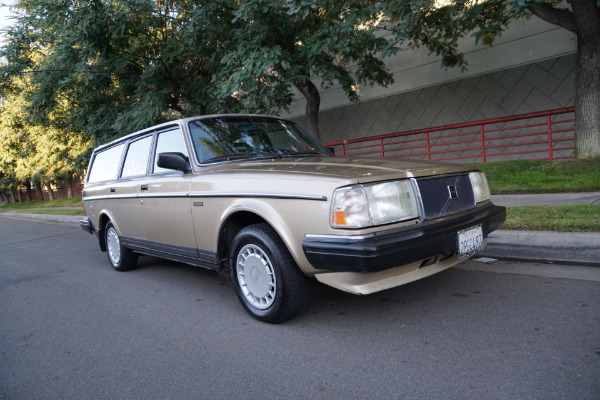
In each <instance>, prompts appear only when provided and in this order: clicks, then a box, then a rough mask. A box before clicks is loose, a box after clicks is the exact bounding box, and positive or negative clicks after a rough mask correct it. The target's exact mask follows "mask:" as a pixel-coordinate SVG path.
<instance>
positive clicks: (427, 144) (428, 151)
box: [425, 131, 431, 160]
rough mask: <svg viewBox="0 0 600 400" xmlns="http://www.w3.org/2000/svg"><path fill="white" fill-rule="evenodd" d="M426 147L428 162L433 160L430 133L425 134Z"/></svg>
mask: <svg viewBox="0 0 600 400" xmlns="http://www.w3.org/2000/svg"><path fill="white" fill-rule="evenodd" d="M425 146H426V147H427V160H431V150H430V149H429V131H427V132H425Z"/></svg>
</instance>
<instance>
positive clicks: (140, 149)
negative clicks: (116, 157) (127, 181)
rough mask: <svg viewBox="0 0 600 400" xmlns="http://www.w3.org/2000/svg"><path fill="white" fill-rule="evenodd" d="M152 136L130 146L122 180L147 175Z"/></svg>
mask: <svg viewBox="0 0 600 400" xmlns="http://www.w3.org/2000/svg"><path fill="white" fill-rule="evenodd" d="M151 145H152V136H146V137H144V138H142V139H140V140H136V141H135V142H132V143H130V144H129V148H128V149H127V155H126V156H125V163H124V164H123V173H121V178H127V177H130V176H139V175H146V168H147V167H148V158H149V156H150V146H151Z"/></svg>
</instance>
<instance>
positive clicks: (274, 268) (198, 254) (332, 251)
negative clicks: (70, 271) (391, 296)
mask: <svg viewBox="0 0 600 400" xmlns="http://www.w3.org/2000/svg"><path fill="white" fill-rule="evenodd" d="M83 202H84V206H85V210H86V217H85V218H84V219H82V220H81V227H82V228H83V229H84V230H85V231H87V232H89V233H93V234H95V235H96V236H97V237H98V240H99V244H100V249H101V250H102V251H105V252H106V253H107V254H108V260H109V261H110V263H111V265H112V266H113V268H114V269H115V270H117V271H127V270H130V269H132V268H134V267H135V266H136V264H137V259H138V256H139V255H141V254H147V255H153V256H159V257H163V258H166V259H170V260H176V261H180V262H184V263H188V264H192V265H196V266H200V267H206V268H211V269H214V270H216V271H218V272H219V273H228V274H230V275H231V280H232V283H233V287H234V288H235V292H236V294H237V296H238V297H239V299H240V301H241V303H242V305H243V306H244V307H245V309H246V310H247V311H248V312H249V313H250V314H251V315H252V316H253V317H255V318H257V319H259V320H261V321H266V322H271V323H277V322H282V321H285V320H287V319H289V318H291V317H293V316H295V315H296V314H298V313H299V312H300V311H301V310H302V308H303V306H304V305H305V304H306V302H307V299H308V290H309V285H308V278H311V277H313V278H316V279H317V280H319V281H320V282H322V283H324V284H327V285H330V286H333V287H335V288H338V289H340V290H344V291H346V292H350V293H354V294H369V293H373V292H377V291H380V290H384V289H388V288H392V287H395V286H399V285H402V284H405V283H408V282H411V281H414V280H417V279H421V278H423V277H426V276H429V275H431V274H434V273H437V272H440V271H442V270H444V269H446V268H449V267H451V266H453V265H455V264H457V263H458V262H460V261H461V260H462V259H465V258H467V257H469V256H471V255H473V254H474V253H476V252H478V251H480V250H482V249H483V246H484V244H485V241H486V238H487V236H488V234H489V233H490V232H492V231H494V230H495V229H497V228H499V227H500V226H501V225H502V224H503V223H504V220H505V217H506V210H505V208H504V207H499V206H495V205H494V204H492V203H491V201H490V191H489V188H488V184H487V180H486V178H485V175H484V174H483V173H482V172H480V171H478V170H477V168H476V167H474V166H465V165H457V164H449V163H434V162H427V161H417V160H404V161H398V160H392V159H372V158H352V157H343V158H342V157H336V156H335V155H334V154H332V153H331V152H330V151H329V150H328V149H326V148H325V147H323V146H322V145H321V144H320V143H318V142H317V141H315V140H314V139H313V138H312V137H311V136H310V135H309V134H308V133H306V132H305V131H303V130H302V129H301V128H300V127H299V126H298V125H296V124H295V123H293V122H291V121H287V120H284V119H281V118H277V117H270V116H261V115H212V116H203V117H195V118H187V119H181V120H177V121H172V122H168V123H165V124H162V125H158V126H155V127H152V128H148V129H145V130H142V131H140V132H136V133H133V134H130V135H128V136H125V137H123V138H120V139H117V140H115V141H113V142H111V143H108V144H105V145H103V146H100V147H98V148H96V149H95V150H94V152H93V154H92V157H91V160H90V164H89V167H88V173H87V177H86V181H85V187H84V191H83Z"/></svg>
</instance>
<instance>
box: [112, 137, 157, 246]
mask: <svg viewBox="0 0 600 400" xmlns="http://www.w3.org/2000/svg"><path fill="white" fill-rule="evenodd" d="M151 149H152V134H149V135H146V136H142V137H139V138H136V139H134V140H132V141H130V142H129V143H128V144H127V150H126V153H125V159H124V161H123V168H122V170H121V173H120V175H119V179H118V180H117V181H116V182H115V183H114V185H111V187H110V192H111V193H110V196H109V197H110V209H111V212H112V215H113V223H114V224H115V225H116V227H117V229H118V230H119V234H120V235H121V237H122V240H123V243H125V244H138V245H139V244H141V243H143V242H144V240H145V234H144V231H145V229H144V221H143V218H142V210H141V202H140V200H139V199H138V195H139V193H140V191H141V187H142V185H143V184H144V183H145V182H146V180H147V177H146V173H147V170H148V163H149V159H150V150H151Z"/></svg>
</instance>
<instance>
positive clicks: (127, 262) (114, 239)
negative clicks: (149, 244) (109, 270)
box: [104, 221, 138, 271]
mask: <svg viewBox="0 0 600 400" xmlns="http://www.w3.org/2000/svg"><path fill="white" fill-rule="evenodd" d="M104 234H105V239H106V254H107V255H108V261H110V264H111V265H112V266H113V268H114V269H115V270H117V271H129V270H132V269H134V268H135V267H136V266H137V260H138V255H137V254H136V253H134V252H133V251H131V250H130V249H128V248H126V247H124V246H123V244H122V243H121V238H120V237H119V234H118V233H117V230H116V229H115V226H114V225H113V223H112V222H110V221H109V222H108V223H107V224H106V228H105V229H104Z"/></svg>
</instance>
